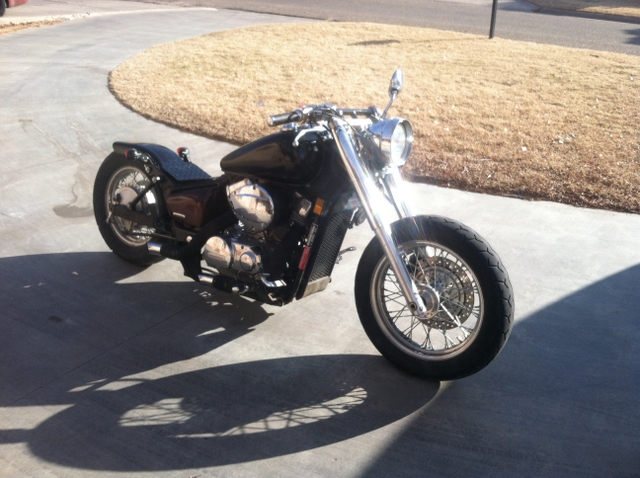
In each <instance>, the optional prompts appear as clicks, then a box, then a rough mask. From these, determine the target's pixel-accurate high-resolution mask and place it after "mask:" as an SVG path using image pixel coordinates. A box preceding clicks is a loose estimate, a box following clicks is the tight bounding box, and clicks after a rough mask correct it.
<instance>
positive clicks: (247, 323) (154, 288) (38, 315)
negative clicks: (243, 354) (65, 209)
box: [0, 253, 270, 406]
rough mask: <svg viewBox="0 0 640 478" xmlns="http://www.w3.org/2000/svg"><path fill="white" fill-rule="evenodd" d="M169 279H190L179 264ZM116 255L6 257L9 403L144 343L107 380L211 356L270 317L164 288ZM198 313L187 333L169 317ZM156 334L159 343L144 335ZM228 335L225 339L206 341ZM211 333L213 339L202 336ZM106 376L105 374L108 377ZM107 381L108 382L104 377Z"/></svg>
mask: <svg viewBox="0 0 640 478" xmlns="http://www.w3.org/2000/svg"><path fill="white" fill-rule="evenodd" d="M167 266H168V267H173V269H172V270H171V271H170V272H171V273H167V271H164V273H165V276H166V275H169V276H174V277H176V278H177V279H180V277H181V272H182V271H181V268H180V266H179V264H177V263H173V264H171V263H168V261H165V262H163V263H161V264H157V265H154V266H153V268H152V269H155V268H161V270H160V273H162V268H163V267H167ZM143 272H145V271H144V270H143V269H141V268H139V267H135V266H132V265H130V264H127V263H126V262H124V261H122V260H120V259H118V258H117V257H116V256H115V255H113V254H111V253H74V254H44V255H33V256H19V257H9V258H2V259H0V304H3V309H2V319H1V322H0V324H1V325H2V330H3V333H2V334H0V383H3V384H5V385H4V386H2V387H0V406H6V405H9V404H11V403H12V402H13V401H15V400H17V399H19V398H20V397H23V396H25V395H27V394H29V393H30V392H31V391H33V390H35V389H37V388H39V387H41V386H43V385H45V384H46V383H48V382H51V381H53V380H56V379H57V378H58V377H60V376H63V375H64V374H66V373H68V372H69V371H71V370H74V369H75V368H77V367H79V366H81V365H82V364H84V363H85V362H87V361H89V360H93V359H95V358H96V357H98V356H100V355H101V354H106V353H109V352H110V351H111V350H113V349H115V348H118V347H120V346H121V345H122V344H124V343H126V342H127V341H132V340H135V341H137V342H136V344H137V347H138V350H141V351H144V352H140V353H138V352H136V349H134V350H132V351H130V352H129V356H128V357H126V359H127V360H126V361H124V362H125V363H126V367H125V366H124V365H123V367H125V368H121V369H118V370H115V371H113V372H111V373H113V375H108V376H107V378H117V377H121V376H123V375H127V374H132V373H137V372H140V371H141V370H148V369H151V368H155V367H158V366H161V365H163V364H166V363H172V362H175V361H177V360H185V359H188V358H192V357H196V356H198V355H202V354H204V353H206V352H208V351H210V350H213V349H214V348H217V347H218V346H220V345H222V344H226V343H229V342H231V341H232V340H235V339H236V338H238V337H241V336H243V335H245V334H247V333H250V332H251V330H252V329H253V327H255V326H256V325H258V324H260V323H261V322H263V321H264V320H266V319H267V318H268V317H269V315H270V314H269V313H268V312H267V311H265V309H264V308H263V307H261V305H260V304H258V303H255V302H252V301H249V300H245V299H243V298H240V297H233V296H230V295H228V294H222V293H215V292H214V293H211V289H210V288H207V289H204V288H203V287H202V286H200V285H199V284H196V283H194V282H191V281H188V280H186V279H185V280H184V281H183V282H158V281H156V280H157V279H155V280H154V277H156V276H154V275H153V272H152V273H151V275H150V277H149V278H148V279H147V281H145V282H137V281H136V276H137V275H138V274H141V273H143ZM187 309H189V313H187V314H184V320H182V321H181V322H180V324H179V327H178V326H175V325H171V324H170V323H169V319H170V318H171V317H174V316H176V315H178V314H180V313H181V312H183V311H185V310H187ZM151 328H154V333H153V334H149V336H150V337H153V340H155V342H154V343H153V344H150V343H148V342H145V340H147V339H146V338H145V337H146V335H144V336H141V334H142V333H143V332H146V331H148V330H149V329H151ZM213 329H220V332H219V333H217V334H206V333H207V332H208V331H211V330H213ZM202 334H205V335H202ZM101 373H103V374H104V371H101ZM103 378H104V377H103Z"/></svg>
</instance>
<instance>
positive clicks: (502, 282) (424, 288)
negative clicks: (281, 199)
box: [355, 216, 514, 380]
mask: <svg viewBox="0 0 640 478" xmlns="http://www.w3.org/2000/svg"><path fill="white" fill-rule="evenodd" d="M393 232H394V236H395V238H396V241H397V244H398V245H399V246H400V248H401V250H402V252H403V258H404V262H405V264H406V266H407V270H408V271H409V273H410V275H411V276H412V278H413V280H414V282H415V284H416V286H417V287H418V291H419V293H420V295H421V296H422V298H423V300H424V302H425V305H427V309H428V313H427V316H426V317H424V318H419V317H417V316H415V315H414V314H413V313H412V312H411V311H410V310H409V307H408V306H407V303H406V300H405V299H404V296H403V294H402V292H401V290H400V286H399V284H398V282H397V279H396V276H395V274H394V273H393V271H392V269H391V267H390V264H389V261H388V259H387V257H386V256H385V254H384V252H383V249H382V247H381V245H380V243H379V241H378V240H377V239H375V238H374V239H373V240H372V241H371V243H370V244H369V245H368V246H367V248H366V249H365V251H364V253H363V255H362V258H361V260H360V264H359V265H358V271H357V273H356V286H355V289H356V306H357V308H358V314H359V316H360V321H361V322H362V325H363V327H364V330H365V332H366V333H367V335H368V336H369V338H370V339H371V341H372V342H373V344H374V345H375V346H376V348H377V349H378V350H379V351H380V352H381V353H382V354H383V355H384V356H385V357H386V358H387V359H389V360H390V361H391V362H393V363H394V364H396V365H397V366H399V367H400V368H402V369H404V370H406V371H408V372H410V373H413V374H415V375H419V376H421V377H425V378H431V379H436V380H452V379H457V378H462V377H465V376H467V375H471V374H473V373H475V372H477V371H479V370H480V369H482V368H483V367H485V366H486V365H488V364H489V363H490V362H491V361H492V360H493V359H494V358H495V357H496V356H497V355H498V353H499V352H500V350H501V349H502V347H503V346H504V344H505V343H506V341H507V338H508V336H509V333H510V331H511V326H512V323H513V311H514V308H513V296H512V291H511V284H510V282H509V277H508V275H507V273H506V270H505V269H504V267H503V265H502V263H501V262H500V259H499V258H498V256H497V255H496V254H495V252H494V251H493V250H492V249H491V247H490V246H489V245H488V244H487V243H486V242H485V241H484V240H483V239H482V238H480V237H479V236H478V235H477V234H476V233H474V232H473V231H472V230H471V229H469V228H467V227H466V226H464V225H462V224H460V223H458V222H455V221H452V220H450V219H446V218H442V217H428V216H419V217H416V218H410V219H405V220H401V221H398V222H397V223H395V224H394V231H393Z"/></svg>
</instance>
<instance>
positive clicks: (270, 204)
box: [227, 179, 277, 232]
mask: <svg viewBox="0 0 640 478" xmlns="http://www.w3.org/2000/svg"><path fill="white" fill-rule="evenodd" d="M227 196H228V197H229V203H230V204H231V209H233V213H234V214H235V215H236V217H237V218H238V220H239V221H240V222H241V223H242V224H244V225H245V226H246V227H248V228H250V229H253V230H255V231H258V232H259V231H264V230H265V229H267V228H268V227H269V226H271V225H272V224H273V222H274V220H275V218H276V204H275V202H274V195H272V194H269V192H268V191H267V190H266V188H265V187H264V186H260V185H258V184H255V183H254V182H252V181H251V180H250V179H245V180H244V181H240V182H238V183H234V184H230V185H229V186H227ZM276 197H277V195H276Z"/></svg>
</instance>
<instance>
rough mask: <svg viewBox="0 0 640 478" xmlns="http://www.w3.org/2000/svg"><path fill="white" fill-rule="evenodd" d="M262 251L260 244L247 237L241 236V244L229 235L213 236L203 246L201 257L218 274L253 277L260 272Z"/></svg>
mask: <svg viewBox="0 0 640 478" xmlns="http://www.w3.org/2000/svg"><path fill="white" fill-rule="evenodd" d="M247 242H249V243H247ZM263 250H264V248H263V246H262V244H261V243H260V242H258V241H255V240H253V239H252V238H250V237H248V236H242V242H240V241H239V240H238V238H235V237H232V236H231V235H225V236H213V237H211V238H209V240H208V241H207V243H206V244H205V246H204V253H203V257H204V260H205V261H206V263H207V264H209V266H211V267H214V268H215V269H217V270H218V272H220V274H223V275H229V273H231V275H235V274H234V272H235V273H245V274H249V275H255V274H257V273H258V272H261V271H262V252H263Z"/></svg>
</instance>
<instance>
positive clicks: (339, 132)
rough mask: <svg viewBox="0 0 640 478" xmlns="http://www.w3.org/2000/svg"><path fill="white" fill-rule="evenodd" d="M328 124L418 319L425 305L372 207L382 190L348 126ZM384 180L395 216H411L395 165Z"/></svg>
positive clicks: (423, 315)
mask: <svg viewBox="0 0 640 478" xmlns="http://www.w3.org/2000/svg"><path fill="white" fill-rule="evenodd" d="M330 127H331V132H332V134H333V137H334V138H335V140H336V143H337V145H338V149H339V151H340V156H341V157H342V161H343V163H344V166H345V168H346V170H347V172H348V173H349V177H350V178H351V181H352V183H353V185H354V187H355V190H356V193H357V194H358V198H359V199H360V203H361V205H362V208H363V209H364V212H365V214H366V216H367V219H368V220H369V224H370V225H371V228H372V229H373V231H374V233H375V235H376V237H377V238H378V240H379V241H380V244H381V245H382V248H383V250H384V253H385V255H386V256H387V259H388V260H389V263H390V265H391V269H392V270H393V272H394V273H395V275H396V279H397V280H398V284H399V285H400V290H401V291H402V295H404V298H405V299H406V301H407V304H408V306H409V309H410V310H411V312H412V313H413V314H415V315H417V316H418V317H419V318H426V317H427V308H426V306H425V303H424V301H423V300H422V297H421V296H420V293H419V292H418V288H417V286H416V284H415V282H414V281H413V279H412V278H411V274H409V271H408V270H407V266H406V264H405V263H404V261H403V260H402V252H401V251H400V250H399V249H398V247H397V245H396V243H395V241H394V239H393V237H392V235H391V226H390V224H389V223H388V222H387V221H385V220H384V219H383V218H382V215H381V214H380V210H379V208H374V207H373V205H375V204H378V203H379V202H380V201H377V199H378V198H380V197H381V196H382V193H381V192H380V190H379V189H378V187H377V186H376V185H375V183H374V182H373V180H372V178H371V175H370V174H369V172H368V171H366V170H365V168H364V167H363V164H362V161H361V160H360V158H359V156H358V153H357V152H356V150H355V148H354V145H353V140H352V139H351V135H350V126H349V125H348V124H347V123H346V122H344V121H342V120H338V119H334V120H333V121H331V122H330ZM385 181H386V186H387V192H388V193H389V194H390V195H391V199H392V202H393V204H394V207H395V208H396V211H397V213H398V215H399V216H400V217H401V218H402V217H410V216H411V212H410V210H409V208H408V206H407V204H406V201H405V200H404V197H403V196H402V194H401V189H400V188H398V187H397V186H398V185H399V184H400V183H401V181H402V178H401V177H400V173H399V171H398V169H397V168H395V167H393V168H391V169H390V170H389V171H388V174H387V176H386V178H385Z"/></svg>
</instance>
